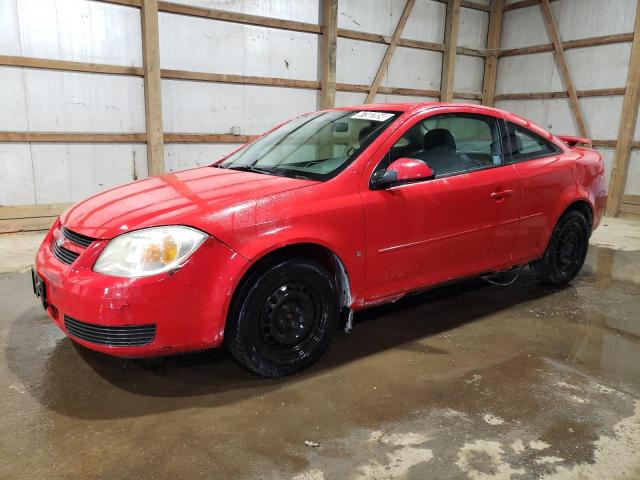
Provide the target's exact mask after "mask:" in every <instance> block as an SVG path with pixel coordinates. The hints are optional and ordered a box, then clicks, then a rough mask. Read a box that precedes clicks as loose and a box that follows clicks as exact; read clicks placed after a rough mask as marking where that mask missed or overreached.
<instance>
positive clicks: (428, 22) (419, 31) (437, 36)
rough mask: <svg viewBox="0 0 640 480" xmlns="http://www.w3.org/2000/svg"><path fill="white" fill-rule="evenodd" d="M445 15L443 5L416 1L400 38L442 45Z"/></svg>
mask: <svg viewBox="0 0 640 480" xmlns="http://www.w3.org/2000/svg"><path fill="white" fill-rule="evenodd" d="M354 3H356V2H354ZM358 3H359V2H358ZM362 3H365V2H362ZM446 14H447V7H446V5H445V4H444V3H440V2H434V1H432V0H417V1H416V3H415V5H414V6H413V10H412V11H411V15H409V19H408V20H407V24H406V25H405V26H404V31H403V32H402V38H408V39H411V40H421V41H423V42H435V43H442V42H443V41H444V19H445V17H446Z"/></svg>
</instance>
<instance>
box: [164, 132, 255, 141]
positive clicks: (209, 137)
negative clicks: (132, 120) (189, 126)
mask: <svg viewBox="0 0 640 480" xmlns="http://www.w3.org/2000/svg"><path fill="white" fill-rule="evenodd" d="M256 138H258V135H231V134H230V133H165V134H164V141H165V143H247V142H251V141H253V140H255V139H256Z"/></svg>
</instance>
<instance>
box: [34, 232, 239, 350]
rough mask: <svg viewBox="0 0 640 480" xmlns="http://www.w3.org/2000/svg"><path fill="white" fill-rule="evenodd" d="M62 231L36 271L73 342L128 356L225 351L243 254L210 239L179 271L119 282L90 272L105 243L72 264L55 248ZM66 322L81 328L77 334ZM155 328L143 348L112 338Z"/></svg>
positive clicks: (42, 252) (46, 246)
mask: <svg viewBox="0 0 640 480" xmlns="http://www.w3.org/2000/svg"><path fill="white" fill-rule="evenodd" d="M58 231H59V225H58V224H56V225H54V227H52V229H51V231H50V232H49V233H48V234H47V236H46V237H45V240H44V241H43V243H42V245H41V246H40V248H39V250H38V253H37V254H36V261H35V269H36V271H37V273H38V275H39V276H40V277H41V278H42V279H43V280H44V282H45V288H46V298H47V302H48V306H47V313H48V314H49V316H50V317H51V318H52V319H53V321H54V322H55V323H56V324H57V325H58V327H59V328H60V329H61V330H62V331H63V332H64V333H66V334H67V335H68V336H69V337H70V338H71V339H72V340H74V341H75V342H77V343H79V344H81V345H84V346H86V347H88V348H90V349H93V350H97V351H100V352H104V353H107V354H110V355H116V356H123V357H145V356H156V355H165V354H172V353H178V352H185V351H191V350H201V349H205V348H212V347H217V346H219V345H220V343H221V342H222V337H223V332H224V324H225V319H226V312H227V308H228V305H229V302H230V297H231V295H232V293H233V290H234V287H235V283H236V281H237V279H238V278H240V275H241V274H242V272H243V271H244V269H245V267H246V265H247V261H246V260H245V259H244V258H243V257H242V256H240V255H238V254H236V253H235V252H233V251H232V250H231V249H229V248H228V247H226V246H225V245H223V244H222V243H220V242H218V241H217V240H215V239H213V238H209V239H207V240H206V241H205V243H203V244H202V245H201V246H200V248H198V250H196V252H194V254H193V255H192V256H191V257H190V258H189V259H188V260H187V262H186V263H185V264H184V265H183V266H182V267H181V268H180V269H179V270H177V271H176V272H174V273H164V274H159V275H154V276H150V277H144V278H135V279H130V278H121V277H113V276H108V275H103V274H99V273H96V272H93V271H92V267H93V264H94V263H95V261H96V260H97V258H98V256H99V255H100V253H101V252H102V250H103V248H104V247H105V245H106V243H107V242H106V241H101V240H97V241H95V242H93V243H92V244H91V245H90V246H89V247H88V248H87V249H86V250H84V251H82V253H81V254H80V256H79V257H78V258H77V260H75V261H74V262H73V263H72V264H71V265H66V264H65V263H63V262H61V261H60V260H58V258H56V257H55V256H54V255H53V253H52V249H51V242H52V239H53V238H57V237H58ZM65 317H67V320H68V319H71V320H72V321H75V322H80V323H79V324H75V329H74V324H69V322H68V321H67V322H65ZM149 326H153V335H151V336H150V339H149V337H145V338H144V339H143V340H144V341H140V340H139V339H138V340H137V343H138V344H136V342H135V341H134V342H117V341H109V338H117V337H114V336H113V332H115V333H120V332H124V334H125V335H128V334H129V333H131V332H147V333H148V331H149V328H150V327H149ZM69 327H71V328H69ZM111 327H112V328H111ZM143 327H144V328H143ZM74 332H75V335H74ZM104 332H106V334H104ZM105 335H106V336H105ZM80 337H84V338H80ZM87 339H90V340H92V341H88V340H87ZM105 339H106V341H105ZM141 342H142V343H144V344H139V343H141ZM123 343H125V344H126V345H123Z"/></svg>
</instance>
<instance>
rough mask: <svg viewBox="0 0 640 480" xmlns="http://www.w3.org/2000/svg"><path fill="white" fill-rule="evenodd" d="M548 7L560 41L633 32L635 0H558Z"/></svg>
mask: <svg viewBox="0 0 640 480" xmlns="http://www.w3.org/2000/svg"><path fill="white" fill-rule="evenodd" d="M551 10H552V11H553V16H554V18H555V20H556V23H557V25H558V31H559V32H560V38H562V40H563V41H566V40H576V39H578V38H590V37H599V36H601V35H612V34H615V33H627V32H633V22H634V19H635V11H636V0H607V1H602V0H560V1H556V2H552V3H551Z"/></svg>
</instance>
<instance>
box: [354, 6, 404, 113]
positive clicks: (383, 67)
mask: <svg viewBox="0 0 640 480" xmlns="http://www.w3.org/2000/svg"><path fill="white" fill-rule="evenodd" d="M415 3H416V0H407V2H406V3H405V4H404V10H402V15H400V19H399V20H398V24H397V25H396V29H395V30H394V31H393V35H392V36H391V41H390V42H389V46H388V47H387V51H386V52H384V56H383V57H382V61H381V62H380V65H379V66H378V71H377V72H376V76H375V77H374V79H373V83H372V84H371V88H370V89H369V93H368V94H367V99H366V100H365V101H364V103H371V102H373V100H374V99H375V97H376V93H378V88H379V87H380V82H381V81H382V79H383V78H384V75H385V73H386V72H387V67H388V66H389V62H390V61H391V57H393V52H395V50H396V46H397V45H398V40H399V39H400V37H401V36H402V31H403V30H404V26H405V25H406V24H407V20H409V15H411V10H412V9H413V6H414V5H415Z"/></svg>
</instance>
